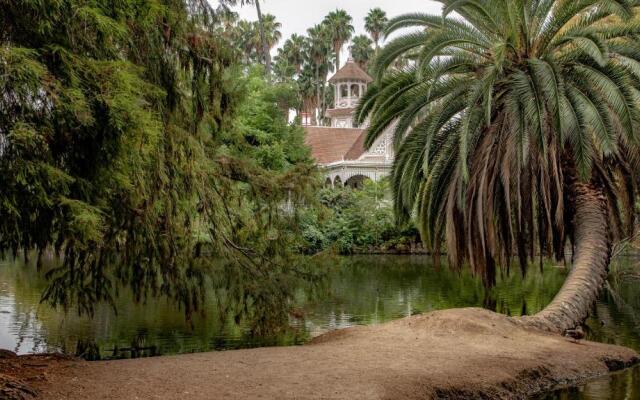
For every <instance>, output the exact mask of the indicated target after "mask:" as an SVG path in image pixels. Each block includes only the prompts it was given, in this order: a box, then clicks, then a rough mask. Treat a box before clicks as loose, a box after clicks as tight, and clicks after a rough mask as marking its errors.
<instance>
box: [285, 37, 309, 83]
mask: <svg viewBox="0 0 640 400" xmlns="http://www.w3.org/2000/svg"><path fill="white" fill-rule="evenodd" d="M306 46H307V39H306V38H305V37H304V36H301V35H298V34H295V33H294V34H293V35H291V37H290V38H289V39H287V41H286V42H285V43H284V46H283V47H282V51H283V56H284V57H286V58H287V61H288V62H289V64H291V65H293V66H295V68H296V73H297V74H300V71H301V70H302V64H303V63H304V61H305V48H306Z"/></svg>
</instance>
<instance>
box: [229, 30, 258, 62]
mask: <svg viewBox="0 0 640 400" xmlns="http://www.w3.org/2000/svg"><path fill="white" fill-rule="evenodd" d="M235 40H236V41H237V43H236V45H237V46H238V47H239V48H240V50H241V51H242V53H243V55H244V62H245V64H248V63H249V62H250V60H253V59H254V57H257V56H258V54H262V52H260V51H259V49H260V48H261V46H262V44H261V40H260V36H259V33H258V31H257V30H256V24H255V23H252V22H249V21H246V20H240V21H238V24H237V26H236V37H235Z"/></svg>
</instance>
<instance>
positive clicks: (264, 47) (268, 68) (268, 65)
mask: <svg viewBox="0 0 640 400" xmlns="http://www.w3.org/2000/svg"><path fill="white" fill-rule="evenodd" d="M256 10H257V11H258V25H260V41H261V42H262V53H263V56H264V67H265V71H266V73H267V79H269V80H270V79H271V52H270V50H269V44H268V43H267V37H266V34H265V31H264V20H263V19H262V10H261V9H260V0H256Z"/></svg>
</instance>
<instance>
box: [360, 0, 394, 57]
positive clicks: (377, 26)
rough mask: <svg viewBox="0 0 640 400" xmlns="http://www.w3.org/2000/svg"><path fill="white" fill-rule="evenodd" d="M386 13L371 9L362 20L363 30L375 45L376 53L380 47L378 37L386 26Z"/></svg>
mask: <svg viewBox="0 0 640 400" xmlns="http://www.w3.org/2000/svg"><path fill="white" fill-rule="evenodd" d="M388 21H389V20H388V19H387V13H386V12H384V11H383V10H382V9H381V8H372V9H371V10H369V14H367V16H366V17H365V19H364V29H365V30H366V31H367V32H368V33H369V34H370V35H371V39H373V42H374V43H375V44H376V51H378V49H379V47H380V45H379V44H380V36H381V35H382V32H383V31H384V28H385V27H386V25H387V22H388Z"/></svg>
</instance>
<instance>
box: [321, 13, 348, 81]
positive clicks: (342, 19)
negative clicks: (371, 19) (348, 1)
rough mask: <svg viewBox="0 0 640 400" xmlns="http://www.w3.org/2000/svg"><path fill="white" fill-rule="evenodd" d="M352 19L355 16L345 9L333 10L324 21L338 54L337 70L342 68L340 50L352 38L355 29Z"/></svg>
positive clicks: (334, 49) (335, 51)
mask: <svg viewBox="0 0 640 400" xmlns="http://www.w3.org/2000/svg"><path fill="white" fill-rule="evenodd" d="M352 21H353V18H351V16H350V15H349V14H347V12H346V11H345V10H335V11H332V12H330V13H329V14H328V15H327V16H326V17H325V19H324V21H323V24H324V25H325V26H326V27H327V29H328V32H329V38H330V40H331V43H332V45H333V51H334V53H335V56H336V71H337V70H338V69H340V52H341V51H342V46H343V45H344V44H345V43H346V42H348V41H349V39H351V36H352V35H353V32H354V31H355V30H354V28H353V25H352V24H351V22H352Z"/></svg>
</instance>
